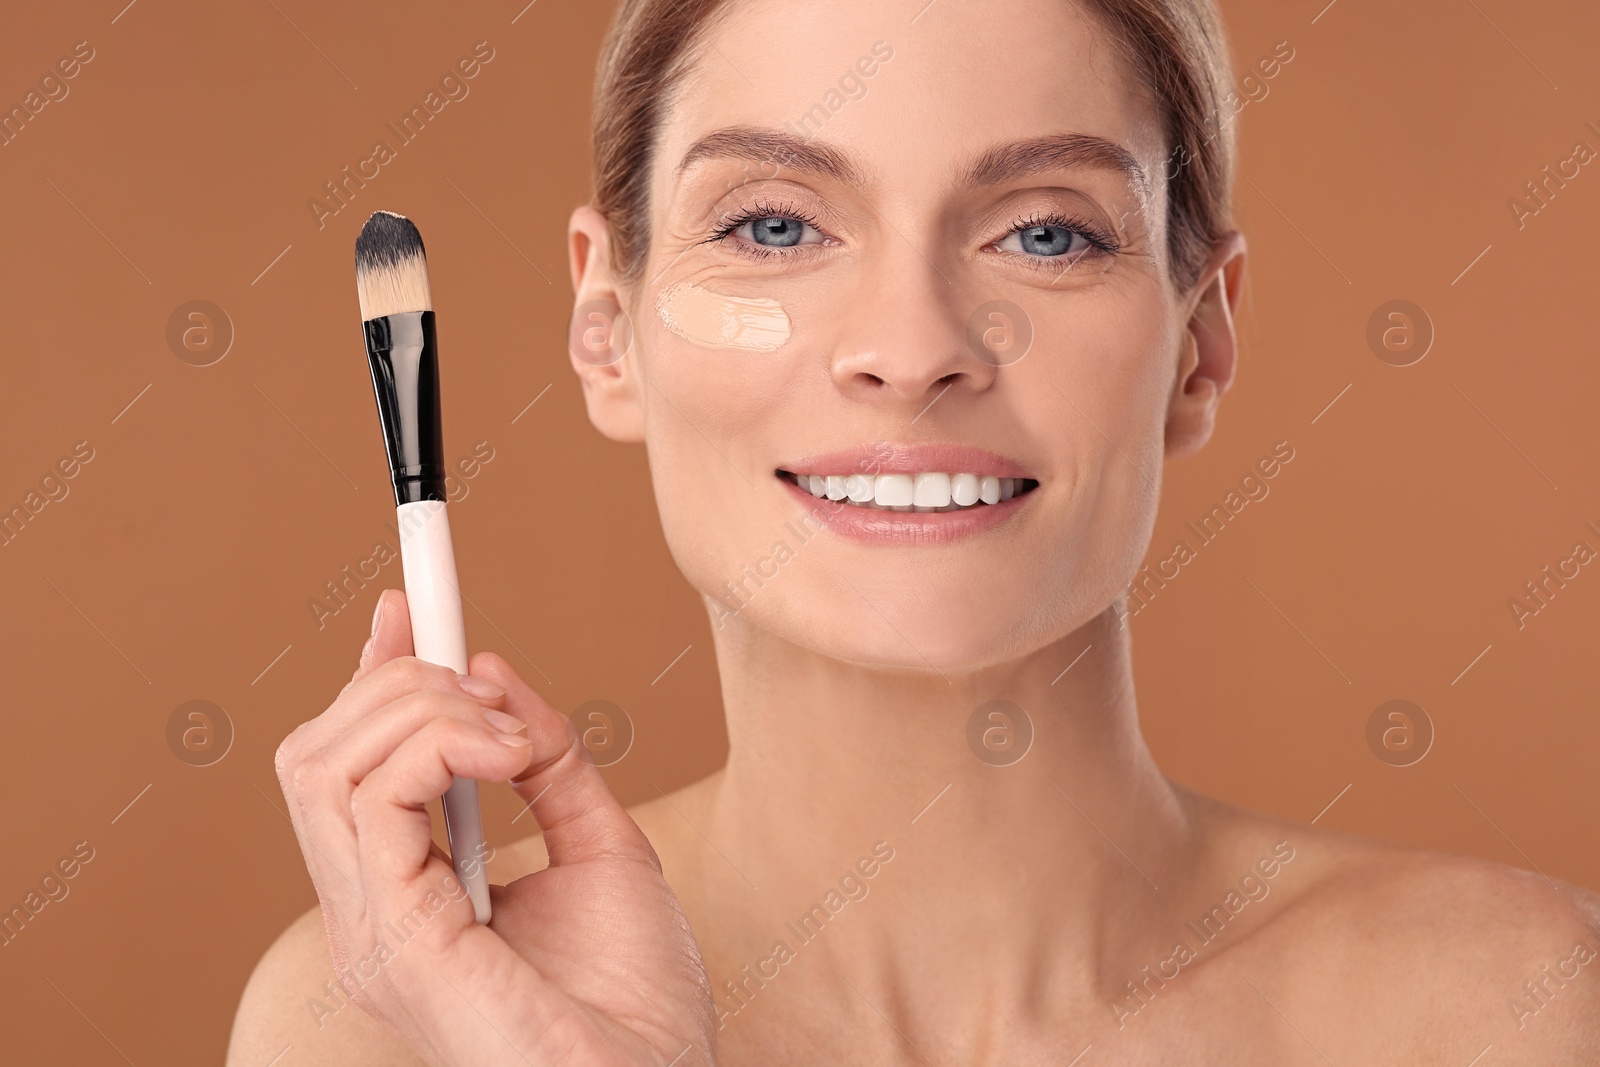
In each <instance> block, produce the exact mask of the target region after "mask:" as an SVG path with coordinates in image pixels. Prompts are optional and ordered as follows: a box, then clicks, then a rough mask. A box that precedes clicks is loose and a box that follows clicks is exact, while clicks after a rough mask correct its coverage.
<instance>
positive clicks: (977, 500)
mask: <svg viewBox="0 0 1600 1067" xmlns="http://www.w3.org/2000/svg"><path fill="white" fill-rule="evenodd" d="M775 473H776V474H777V476H778V477H779V478H781V479H783V480H784V481H787V482H789V483H790V484H791V485H794V486H796V487H797V488H800V489H804V490H805V491H806V492H808V493H810V494H811V495H812V496H814V497H817V498H819V499H827V500H837V501H842V502H843V503H846V504H849V505H852V506H854V507H859V508H872V509H877V510H879V511H910V512H916V513H920V514H928V513H931V512H952V511H965V510H967V509H969V508H977V507H984V506H986V505H990V504H998V503H1000V502H1001V501H1003V500H1010V499H1011V498H1012V497H1016V496H1022V495H1024V494H1026V493H1029V492H1031V491H1033V490H1034V489H1036V488H1038V485H1039V483H1038V481H1036V480H1035V479H1033V478H1000V477H996V476H995V475H993V474H977V473H974V472H970V471H967V472H962V473H958V474H950V473H947V472H944V471H922V472H918V473H916V474H796V473H794V472H793V471H786V470H783V469H781V468H780V469H779V470H778V471H776V472H775Z"/></svg>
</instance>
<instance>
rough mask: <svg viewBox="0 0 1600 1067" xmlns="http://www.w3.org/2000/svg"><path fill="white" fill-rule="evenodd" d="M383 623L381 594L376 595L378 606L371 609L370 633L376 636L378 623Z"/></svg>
mask: <svg viewBox="0 0 1600 1067" xmlns="http://www.w3.org/2000/svg"><path fill="white" fill-rule="evenodd" d="M382 621H383V594H382V593H379V594H378V606H377V607H375V608H373V609H372V633H373V636H377V633H378V623H380V622H382Z"/></svg>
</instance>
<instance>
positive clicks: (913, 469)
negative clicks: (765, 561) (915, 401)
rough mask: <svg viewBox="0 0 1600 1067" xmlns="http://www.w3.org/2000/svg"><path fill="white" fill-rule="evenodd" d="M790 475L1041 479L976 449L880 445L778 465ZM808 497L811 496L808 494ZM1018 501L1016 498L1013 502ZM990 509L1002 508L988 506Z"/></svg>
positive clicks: (1011, 462)
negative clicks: (935, 474) (936, 474)
mask: <svg viewBox="0 0 1600 1067" xmlns="http://www.w3.org/2000/svg"><path fill="white" fill-rule="evenodd" d="M778 469H779V470H786V471H788V472H789V473H791V474H819V475H828V474H920V473H921V472H923V471H947V472H949V473H951V474H961V473H966V474H976V475H979V476H980V477H981V476H983V475H986V474H989V475H993V476H994V477H996V478H1032V479H1034V480H1035V481H1038V480H1039V476H1038V475H1036V474H1034V473H1033V472H1032V471H1029V470H1028V469H1027V468H1026V467H1024V466H1022V465H1021V464H1020V463H1018V462H1017V461H1016V460H1013V459H1011V458H1009V457H1007V456H1002V455H1000V454H999V453H997V452H990V451H989V450H987V449H983V448H977V447H975V446H973V445H957V444H893V443H890V442H878V443H877V444H869V445H858V446H857V447H855V448H847V449H843V450H841V451H838V452H823V453H818V454H816V455H812V456H806V457H804V458H802V459H797V460H794V461H792V462H789V463H781V464H779V465H778ZM807 495H808V496H809V495H810V494H807ZM1013 499H1015V498H1013ZM986 506H988V507H999V505H998V504H989V505H986Z"/></svg>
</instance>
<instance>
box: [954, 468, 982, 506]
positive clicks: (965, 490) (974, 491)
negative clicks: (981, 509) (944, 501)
mask: <svg viewBox="0 0 1600 1067" xmlns="http://www.w3.org/2000/svg"><path fill="white" fill-rule="evenodd" d="M950 499H951V500H953V501H955V502H956V503H957V504H960V505H961V506H962V507H964V508H969V507H971V506H972V505H974V504H976V503H977V502H978V476H977V475H976V474H958V475H956V476H955V477H953V478H951V479H950Z"/></svg>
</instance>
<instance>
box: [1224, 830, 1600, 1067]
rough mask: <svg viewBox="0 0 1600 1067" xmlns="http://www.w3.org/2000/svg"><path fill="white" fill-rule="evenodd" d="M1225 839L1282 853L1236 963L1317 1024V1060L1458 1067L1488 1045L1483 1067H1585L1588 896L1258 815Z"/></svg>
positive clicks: (1591, 949)
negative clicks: (1272, 889)
mask: <svg viewBox="0 0 1600 1067" xmlns="http://www.w3.org/2000/svg"><path fill="white" fill-rule="evenodd" d="M1237 832H1239V833H1241V834H1243V835H1245V836H1253V835H1257V834H1260V835H1263V839H1265V838H1266V837H1271V838H1278V837H1281V838H1283V839H1285V840H1288V841H1292V842H1293V843H1294V844H1293V848H1294V850H1295V853H1296V856H1297V858H1296V860H1295V864H1294V865H1295V867H1296V868H1298V870H1297V871H1296V877H1297V879H1298V888H1297V890H1296V891H1295V892H1294V893H1293V894H1292V896H1289V897H1288V898H1287V899H1285V900H1284V901H1283V902H1282V906H1281V907H1280V909H1279V910H1278V911H1277V913H1276V914H1275V915H1274V916H1273V918H1272V920H1271V921H1270V922H1267V923H1265V924H1263V925H1262V926H1261V927H1260V928H1259V930H1258V931H1257V932H1256V934H1255V935H1254V937H1253V938H1252V940H1253V941H1255V942H1256V944H1255V945H1254V946H1252V949H1253V950H1252V951H1249V952H1247V953H1246V954H1245V956H1244V958H1245V959H1246V960H1253V961H1257V962H1260V963H1263V964H1264V966H1263V967H1262V969H1261V970H1258V971H1257V973H1258V974H1262V975H1264V976H1265V977H1264V979H1263V981H1266V982H1269V983H1271V985H1272V988H1271V989H1270V990H1268V989H1265V988H1263V989H1259V990H1258V991H1257V992H1258V993H1259V994H1261V996H1262V998H1263V999H1266V1000H1268V1001H1269V1003H1272V1004H1273V1007H1274V1010H1275V1011H1277V1012H1279V1013H1281V1014H1282V1016H1283V1017H1284V1018H1285V1019H1288V1020H1294V1021H1295V1022H1296V1024H1297V1025H1304V1026H1307V1027H1310V1028H1315V1027H1317V1026H1319V1025H1320V1026H1321V1027H1322V1033H1323V1035H1324V1036H1323V1041H1322V1042H1320V1043H1319V1044H1320V1045H1321V1046H1322V1048H1321V1051H1322V1052H1324V1053H1325V1054H1327V1055H1334V1056H1335V1059H1336V1061H1337V1060H1338V1059H1339V1056H1337V1055H1335V1049H1337V1050H1338V1051H1339V1052H1342V1053H1344V1056H1345V1058H1346V1059H1349V1058H1350V1057H1354V1058H1355V1059H1358V1060H1360V1061H1361V1062H1367V1063H1387V1062H1400V1063H1408V1064H1410V1063H1434V1062H1439V1063H1459V1064H1465V1063H1468V1062H1474V1061H1473V1057H1475V1056H1478V1055H1479V1054H1480V1053H1482V1052H1483V1051H1484V1050H1485V1049H1487V1048H1491V1047H1492V1048H1493V1049H1494V1060H1493V1062H1494V1063H1495V1064H1497V1065H1503V1064H1523V1063H1526V1064H1539V1065H1541V1067H1544V1065H1550V1067H1558V1065H1567V1064H1570V1065H1574V1067H1576V1065H1579V1064H1594V1063H1600V895H1597V894H1595V893H1593V892H1591V891H1589V890H1586V889H1583V888H1580V887H1577V886H1574V885H1570V884H1568V883H1566V882H1562V881H1560V880H1557V879H1553V878H1548V877H1546V876H1545V875H1543V874H1540V873H1537V872H1533V871H1524V870H1519V869H1516V868H1512V867H1506V866H1502V865H1501V864H1498V863H1492V862H1489V861H1486V860H1480V859H1474V858H1471V857H1466V856H1453V855H1448V854H1444V853H1439V852H1432V851H1427V850H1422V849H1415V848H1408V847H1404V846H1399V845H1392V844H1387V843H1383V842H1379V841H1375V840H1370V839H1367V838H1361V837H1356V836H1353V835H1347V834H1338V833H1333V832H1330V831H1325V830H1319V829H1317V828H1315V827H1310V826H1304V825H1301V824H1296V823H1287V822H1280V821H1278V820H1272V819H1266V818H1264V817H1260V816H1241V817H1240V819H1239V822H1238V829H1237ZM1265 961H1270V962H1265ZM1306 1036H1307V1037H1309V1036H1310V1033H1309V1030H1308V1032H1307V1035H1306ZM1312 1040H1313V1041H1315V1039H1314V1038H1313V1039H1312ZM1463 1052H1465V1055H1464V1056H1463V1055H1461V1053H1463ZM1487 1062H1488V1061H1487V1059H1486V1060H1485V1063H1487Z"/></svg>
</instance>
